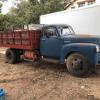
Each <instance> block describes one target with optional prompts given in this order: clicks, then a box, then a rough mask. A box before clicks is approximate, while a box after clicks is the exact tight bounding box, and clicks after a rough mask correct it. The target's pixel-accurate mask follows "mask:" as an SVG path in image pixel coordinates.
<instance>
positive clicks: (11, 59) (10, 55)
mask: <svg viewBox="0 0 100 100" xmlns="http://www.w3.org/2000/svg"><path fill="white" fill-rule="evenodd" d="M5 58H6V62H7V63H9V64H14V63H16V62H17V54H16V51H15V50H13V49H7V51H6V54H5Z"/></svg>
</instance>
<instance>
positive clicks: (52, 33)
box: [0, 25, 100, 77]
mask: <svg viewBox="0 0 100 100" xmlns="http://www.w3.org/2000/svg"><path fill="white" fill-rule="evenodd" d="M28 32H29V36H30V38H29V39H26V40H25V39H23V37H25V35H23V34H22V33H21V32H19V33H18V32H17V33H16V32H14V33H13V34H14V35H12V36H13V37H12V38H11V37H10V35H9V34H11V33H8V34H7V33H6V34H7V37H6V40H4V39H5V38H2V37H3V35H4V33H3V34H2V33H1V35H0V39H1V40H2V41H3V40H4V42H2V41H0V46H3V47H9V49H7V51H6V54H5V55H6V62H8V63H16V62H18V61H19V59H20V58H21V57H22V55H23V57H24V58H27V59H32V60H33V61H37V60H40V58H42V59H47V60H48V59H49V61H50V60H51V61H57V62H59V63H60V64H65V65H66V68H67V70H68V71H69V72H70V73H71V74H72V75H75V76H79V77H83V76H87V75H88V74H89V73H91V72H93V71H94V70H95V66H96V65H97V64H99V63H100V37H97V36H89V35H75V32H74V31H73V29H72V27H71V26H69V25H44V26H43V27H42V28H40V30H38V31H34V33H35V34H38V35H34V36H33V35H31V32H30V31H28ZM15 33H16V34H17V35H16V34H15ZM24 33H25V32H24ZM39 33H40V35H39ZM18 34H19V35H18ZM21 34H22V36H21ZM14 36H15V37H14ZM36 36H38V37H39V38H36ZM16 37H17V38H16ZM18 37H19V39H20V40H22V41H18ZM33 37H35V38H33ZM12 39H13V41H12V42H11V40H12ZM14 39H15V40H14ZM36 40H37V41H36ZM5 41H7V42H6V43H5ZM14 41H15V42H14ZM34 41H35V42H34ZM36 42H37V44H38V46H36V45H35V44H34V48H33V47H32V46H33V44H32V43H36ZM4 43H5V44H4ZM20 43H21V44H20ZM27 43H30V44H32V46H31V45H30V46H29V44H27ZM19 44H20V45H21V46H20V45H19Z"/></svg>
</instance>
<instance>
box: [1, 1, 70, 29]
mask: <svg viewBox="0 0 100 100" xmlns="http://www.w3.org/2000/svg"><path fill="white" fill-rule="evenodd" d="M67 1H68V0H40V1H38V0H28V1H25V0H21V2H20V4H18V6H17V8H11V9H10V12H9V13H8V14H6V15H0V31H2V30H12V29H13V27H15V26H20V27H22V26H23V25H28V24H32V23H34V24H38V23H39V17H40V15H43V14H48V13H53V12H56V11H61V10H64V3H65V2H67Z"/></svg>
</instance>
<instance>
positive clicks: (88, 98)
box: [0, 49, 100, 100]
mask: <svg viewBox="0 0 100 100" xmlns="http://www.w3.org/2000/svg"><path fill="white" fill-rule="evenodd" d="M4 50H5V49H0V87H2V88H4V89H5V91H6V98H7V100H100V67H99V66H97V68H96V71H97V74H93V75H91V76H90V77H88V78H77V77H74V76H71V75H70V74H69V73H68V72H67V71H66V68H65V66H62V65H59V64H52V63H47V62H42V64H41V65H40V66H36V65H34V64H33V63H32V62H21V63H18V64H14V65H12V64H7V63H4V54H2V53H4Z"/></svg>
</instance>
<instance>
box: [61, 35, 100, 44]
mask: <svg viewBox="0 0 100 100" xmlns="http://www.w3.org/2000/svg"><path fill="white" fill-rule="evenodd" d="M63 38H64V43H93V44H99V45H100V36H95V35H69V36H66V37H63Z"/></svg>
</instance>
